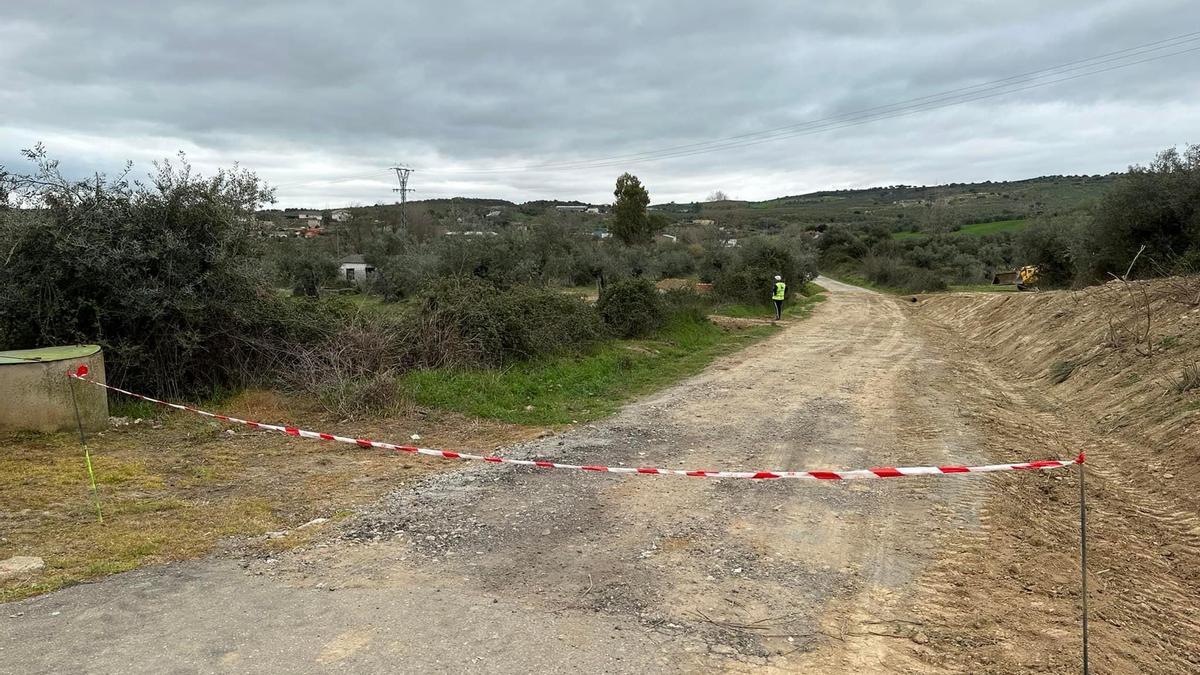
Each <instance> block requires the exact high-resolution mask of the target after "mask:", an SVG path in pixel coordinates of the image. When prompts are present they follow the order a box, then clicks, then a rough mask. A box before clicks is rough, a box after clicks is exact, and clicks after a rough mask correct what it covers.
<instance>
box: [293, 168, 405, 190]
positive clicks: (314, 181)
mask: <svg viewBox="0 0 1200 675" xmlns="http://www.w3.org/2000/svg"><path fill="white" fill-rule="evenodd" d="M391 171H392V170H391V169H375V170H374V171H371V172H369V173H362V174H356V175H353V176H343V177H341V178H314V179H312V180H303V181H294V182H291V183H276V184H274V185H272V186H271V187H274V188H285V187H295V186H298V185H329V184H333V183H346V182H349V181H353V180H363V179H365V178H373V177H376V176H379V175H380V174H384V173H391Z"/></svg>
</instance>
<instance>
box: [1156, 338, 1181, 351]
mask: <svg viewBox="0 0 1200 675" xmlns="http://www.w3.org/2000/svg"><path fill="white" fill-rule="evenodd" d="M1177 344H1179V337H1178V336H1176V335H1168V336H1166V337H1164V338H1163V339H1161V340H1159V341H1158V346H1159V347H1160V348H1161V349H1170V348H1171V347H1174V346H1175V345H1177Z"/></svg>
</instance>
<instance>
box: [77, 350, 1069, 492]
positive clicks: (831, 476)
mask: <svg viewBox="0 0 1200 675" xmlns="http://www.w3.org/2000/svg"><path fill="white" fill-rule="evenodd" d="M87 374H88V369H87V366H85V365H81V366H79V368H78V369H77V370H76V371H75V372H72V373H68V375H69V376H70V377H72V378H74V379H76V380H79V381H81V382H87V383H88V384H94V385H96V386H98V387H104V388H105V389H109V390H112V391H116V392H120V393H122V394H125V395H126V396H132V397H134V398H138V399H141V400H143V401H149V402H150V403H155V404H158V405H161V406H166V407H168V408H174V409H175V410H185V411H187V412H191V413H196V414H197V415H203V416H204V417H211V418H213V419H217V420H221V421H222V422H228V423H230V424H244V425H246V426H248V427H252V428H254V429H265V430H267V431H278V432H279V433H281V434H286V435H288V436H296V437H299V438H311V439H314V440H321V441H334V442H336V443H346V444H348V445H357V446H359V447H361V448H380V449H382V450H393V451H395V452H408V453H413V454H418V455H429V456H430V457H441V458H443V459H467V460H475V461H479V462H490V463H493V464H515V465H517V466H531V467H536V468H539V469H574V470H576V471H593V472H600V473H624V474H652V475H659V476H691V477H694V478H750V479H754V480H763V479H769V478H806V479H811V480H847V479H851V478H899V477H901V476H940V475H946V474H959V473H987V472H991V471H1022V470H1026V469H1058V468H1061V467H1066V466H1071V465H1072V464H1083V461H1084V457H1083V453H1079V456H1078V457H1076V458H1075V459H1073V460H1071V459H1068V460H1055V459H1052V460H1042V461H1036V462H1021V463H1018V464H987V465H984V466H900V467H897V466H883V467H875V468H873V469H856V470H853V471H703V470H701V471H695V470H686V469H659V468H655V467H632V466H599V465H578V464H560V463H558V462H546V461H542V460H529V459H510V458H508V457H496V456H494V455H472V454H470V453H466V452H451V451H449V450H431V449H429V448H418V447H415V446H411V445H395V444H393V443H383V442H380V441H370V440H367V439H365V438H349V437H347V436H336V435H334V434H325V433H319V432H316V431H306V430H304V429H298V428H296V427H288V426H279V425H275V424H263V423H261V422H252V421H250V420H243V419H238V418H236V417H230V416H228V415H218V414H216V413H210V412H205V411H203V410H199V409H196V408H192V407H190V406H186V405H180V404H178V403H168V402H166V401H160V400H158V399H156V398H150V397H149V396H143V395H142V394H135V393H134V392H132V391H126V390H124V389H121V388H119V387H114V386H112V385H109V384H105V383H103V382H97V381H96V380H92V379H89V378H88V377H87Z"/></svg>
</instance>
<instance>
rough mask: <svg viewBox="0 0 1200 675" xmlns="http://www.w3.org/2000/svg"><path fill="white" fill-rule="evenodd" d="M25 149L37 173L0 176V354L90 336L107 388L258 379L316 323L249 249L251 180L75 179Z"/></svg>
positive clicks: (178, 175) (207, 386)
mask: <svg viewBox="0 0 1200 675" xmlns="http://www.w3.org/2000/svg"><path fill="white" fill-rule="evenodd" d="M26 157H27V158H28V159H30V160H31V161H32V162H33V163H34V164H35V166H36V171H35V173H34V174H33V175H20V174H15V173H7V174H6V173H4V172H0V250H3V251H4V256H5V260H6V261H7V262H6V263H5V264H4V265H0V349H19V348H28V347H36V346H43V345H55V344H73V343H80V342H87V343H97V344H100V345H101V346H102V347H103V348H104V350H105V356H106V358H107V362H108V368H107V375H108V378H109V381H110V382H113V383H114V384H117V385H119V386H122V387H128V388H132V389H136V390H140V391H146V392H150V393H155V394H161V395H167V396H174V395H180V394H192V393H207V392H211V391H213V390H215V389H220V388H226V387H231V386H239V385H241V384H244V383H246V382H247V381H248V380H253V379H255V378H257V377H259V376H260V375H262V374H263V372H264V371H265V370H266V369H268V368H271V367H273V366H274V365H276V364H277V363H278V362H279V359H280V358H283V357H285V356H286V353H285V350H286V348H287V342H286V341H287V340H288V339H290V338H292V337H294V336H297V335H309V334H311V333H312V331H313V330H314V329H315V327H314V326H313V325H311V323H310V322H309V321H308V320H307V319H306V317H304V316H302V315H299V314H297V313H295V312H294V311H292V307H293V305H291V304H289V303H287V302H284V301H283V299H280V298H277V297H276V296H275V293H274V290H273V288H272V287H271V284H270V279H269V278H268V275H267V273H266V269H265V266H264V265H263V264H262V262H261V261H260V260H259V259H258V257H257V254H258V251H257V248H258V245H257V242H258V241H259V239H258V237H257V236H256V235H257V233H256V231H255V229H254V227H253V223H254V212H255V209H256V208H258V207H259V206H260V205H261V204H262V203H263V202H264V201H269V200H270V197H271V194H270V192H269V191H266V190H265V189H264V188H263V186H262V184H261V183H260V182H259V180H258V178H257V177H256V176H255V175H254V174H252V173H250V172H246V171H220V172H218V173H217V174H215V175H213V176H211V177H203V176H200V175H199V174H198V173H196V172H195V171H194V170H192V169H191V167H189V166H188V165H187V163H186V162H183V163H182V164H178V165H177V164H172V163H170V162H162V163H159V164H157V165H156V171H155V172H154V173H153V174H152V175H151V176H150V178H149V180H148V181H145V182H133V181H130V180H129V179H127V178H126V177H124V176H121V177H118V178H115V179H106V178H105V177H103V176H97V177H95V178H92V179H89V180H86V181H72V180H69V179H67V178H65V177H64V176H63V175H62V173H61V172H60V171H59V168H58V164H57V162H55V161H53V160H51V159H49V158H48V157H47V156H46V153H45V151H44V150H43V149H41V148H40V147H39V148H36V149H34V150H31V151H27V152H26ZM6 206H11V207H13V208H5V207H6Z"/></svg>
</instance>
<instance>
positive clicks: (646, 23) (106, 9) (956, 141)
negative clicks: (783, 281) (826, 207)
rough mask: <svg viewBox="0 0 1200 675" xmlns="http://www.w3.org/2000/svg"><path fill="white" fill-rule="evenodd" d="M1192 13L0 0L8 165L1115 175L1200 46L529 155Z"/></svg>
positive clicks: (513, 179) (322, 172)
mask: <svg viewBox="0 0 1200 675" xmlns="http://www.w3.org/2000/svg"><path fill="white" fill-rule="evenodd" d="M1192 30H1200V2H1196V1H1195V0H1129V1H1115V0H1080V1H1076V0H1056V1H1055V2H1053V3H1050V2H1044V1H1041V0H1006V1H1005V2H998V1H994V2H978V1H969V0H960V1H956V2H946V1H945V0H940V1H937V2H915V1H900V0H894V1H890V2H889V1H884V0H860V1H859V2H841V3H830V2H815V1H814V2H799V1H796V0H779V1H775V2H767V1H763V0H759V1H741V2H712V1H708V0H692V1H690V2H678V1H677V0H676V1H667V0H661V1H660V0H639V1H637V2H625V1H624V0H610V1H609V2H603V3H597V2H550V1H544V2H538V1H531V0H509V1H508V2H495V1H480V2H461V1H455V0H443V1H441V2H397V1H395V0H341V1H339V2H327V1H322V2H301V1H296V0H288V1H287V2H244V1H243V0H239V1H227V0H202V1H196V2H190V1H174V2H161V1H151V0H146V1H134V0H107V1H106V2H59V1H54V0H38V1H37V2H26V3H13V2H3V3H0V164H3V165H7V166H8V167H9V168H10V169H17V168H23V166H24V164H23V162H22V161H21V160H19V159H18V152H17V151H18V150H20V149H21V148H24V147H30V146H31V145H33V144H34V143H36V142H38V141H42V142H44V143H45V144H46V145H47V146H48V148H49V149H50V151H51V153H52V154H53V155H55V156H57V157H58V158H60V159H61V160H62V161H63V165H64V167H65V168H66V169H67V170H69V171H75V172H81V173H82V172H87V171H92V170H97V169H99V170H114V169H118V168H119V167H120V166H121V165H122V164H123V163H124V162H125V160H133V161H134V162H135V163H136V164H137V169H138V172H139V173H145V171H147V170H149V168H150V167H149V163H150V162H151V161H152V160H154V159H156V158H162V157H167V156H172V155H174V154H175V153H176V152H177V151H179V150H183V151H185V152H186V153H187V154H188V156H189V157H190V159H191V160H192V162H193V163H194V164H195V165H197V166H198V167H200V168H202V169H205V170H211V169H212V168H214V167H217V166H227V165H230V164H232V163H234V162H240V163H241V165H242V166H245V167H248V168H251V169H253V170H255V171H257V172H258V173H259V175H260V176H262V177H264V178H266V179H267V180H268V181H269V182H271V183H272V184H275V185H277V186H279V191H278V196H279V201H280V204H282V205H284V206H301V205H303V206H310V207H332V206H339V205H347V204H353V203H366V204H370V203H376V202H380V201H384V202H390V201H392V200H393V199H394V195H393V194H392V192H391V188H392V187H393V186H394V183H395V181H394V177H391V176H389V174H388V173H386V171H385V169H386V168H387V167H388V166H390V165H392V164H393V163H397V162H402V163H405V164H407V165H409V166H412V167H414V168H415V169H416V170H417V172H416V173H415V174H414V176H413V179H412V184H411V185H412V187H414V188H416V189H417V190H418V192H416V193H415V194H414V195H413V198H417V199H419V198H429V197H444V196H456V195H462V196H480V197H499V198H505V199H511V200H514V201H525V200H529V199H552V198H559V199H581V200H584V201H593V202H607V201H611V198H612V186H613V182H614V180H615V178H616V176H617V175H618V174H620V173H621V171H623V170H629V171H632V172H633V173H635V174H637V175H638V176H640V177H641V178H642V180H643V182H644V183H645V184H646V185H647V186H648V187H649V189H650V191H651V196H652V198H653V199H654V201H655V202H660V201H670V200H675V201H690V200H694V199H701V198H703V197H704V196H705V195H707V194H708V193H710V192H711V191H713V190H716V189H720V190H724V191H725V192H726V193H728V194H729V195H731V196H733V197H737V198H741V199H765V198H771V197H776V196H781V195H789V194H798V193H802V192H808V191H813V190H820V189H833V188H847V187H865V186H871V185H881V184H895V183H907V184H933V183H945V182H961V181H974V180H987V179H991V180H1006V179H1017V178H1025V177H1031V176H1037V175H1043V174H1060V173H1061V174H1067V173H1105V172H1108V171H1115V170H1122V169H1124V168H1125V167H1126V166H1128V165H1129V164H1130V163H1135V162H1138V163H1141V162H1146V161H1148V160H1149V159H1151V158H1152V156H1153V155H1154V153H1155V152H1156V151H1158V150H1160V149H1162V148H1165V147H1167V146H1171V145H1176V144H1183V143H1188V142H1192V143H1197V142H1200V133H1198V132H1200V122H1198V121H1200V84H1198V82H1200V77H1198V76H1200V51H1193V52H1190V53H1185V54H1180V55H1177V56H1172V57H1169V58H1164V59H1160V60H1155V61H1150V62H1146V63H1141V64H1135V65H1132V66H1130V67H1127V68H1120V69H1116V70H1112V71H1110V72H1105V73H1100V74H1096V75H1091V76H1086V77H1078V78H1076V79H1072V80H1069V81H1064V82H1058V83H1055V84H1050V85H1049V86H1044V87H1040V88H1033V89H1027V90H1025V91H1017V92H1011V93H1008V94H1005V95H1003V96H999V97H990V98H982V99H980V100H975V101H969V102H967V103H964V104H961V105H955V106H948V107H941V108H937V109H932V110H924V111H911V110H909V109H903V110H900V111H901V112H908V113H909V114H905V115H900V116H893V117H890V118H887V119H880V120H877V121H873V122H870V123H866V124H857V125H853V126H847V125H845V124H840V125H839V124H834V125H832V126H835V127H837V126H840V127H841V128H833V129H825V130H819V129H820V128H808V127H800V128H797V130H798V131H799V130H802V131H806V132H808V133H804V134H793V135H791V136H789V137H786V138H782V139H775V140H771V141H770V142H761V143H756V144H752V145H745V144H744V143H731V144H728V145H732V146H733V147H724V148H722V149H720V150H719V151H714V152H706V153H702V154H685V155H684V156H677V157H673V158H667V159H656V160H654V161H632V160H629V161H612V162H605V163H602V164H601V165H600V166H594V165H587V166H586V168H566V167H559V168H546V167H541V168H539V167H538V165H542V164H566V163H570V162H588V161H593V160H598V159H606V158H612V157H626V156H629V155H637V154H638V153H645V152H648V151H660V150H662V149H664V148H674V147H677V146H689V147H687V148H684V150H683V151H681V152H680V153H679V154H684V153H690V151H693V150H701V149H706V147H707V146H701V145H693V144H700V143H706V142H711V141H715V140H719V139H723V138H729V137H734V136H741V135H745V134H754V133H755V132H761V131H763V130H768V129H774V128H779V127H783V126H787V125H797V124H802V123H805V122H809V121H812V120H822V119H826V118H830V117H832V116H836V115H845V114H849V113H855V112H856V111H862V110H865V109H871V108H876V107H877V106H886V105H891V104H897V103H902V102H904V101H909V100H912V99H917V98H920V97H926V96H930V95H932V94H937V93H938V92H944V91H948V90H954V89H959V88H963V87H970V86H973V85H980V84H982V83H987V82H991V81H994V80H999V79H1001V78H1008V77H1011V76H1015V75H1020V74H1023V73H1028V72H1030V71H1036V70H1040V69H1043V68H1049V67H1051V66H1057V65H1060V64H1065V63H1069V62H1073V61H1077V60H1080V59H1086V58H1089V57H1095V56H1098V55H1101V54H1105V53H1110V52H1113V51H1116V50H1121V49H1126V48H1132V47H1137V46H1138V45H1145V44H1148V43H1151V42H1155V41H1161V40H1164V39H1167V38H1171V37H1174V36H1178V35H1181V34H1183V33H1186V32H1188V31H1192ZM1198 40H1200V36H1198V37H1194V38H1192V41H1191V42H1180V43H1178V44H1179V46H1178V47H1175V48H1171V49H1159V50H1157V51H1153V52H1149V51H1147V52H1137V53H1128V54H1126V55H1118V56H1114V57H1108V60H1107V61H1106V62H1104V63H1100V64H1097V66H1096V67H1097V68H1099V67H1112V66H1116V65H1123V64H1125V63H1128V62H1130V61H1134V60H1139V59H1144V58H1148V57H1151V56H1159V55H1163V54H1168V53H1170V52H1172V51H1181V50H1183V49H1188V48H1196V47H1200V41H1198ZM1119 59H1124V60H1119ZM1083 72H1086V71H1084V70H1078V69H1076V70H1071V71H1063V73H1060V74H1059V75H1057V76H1055V77H1054V78H1051V79H1057V78H1061V77H1067V76H1074V75H1079V74H1082V73H1083ZM1045 79H1047V78H1043V80H1041V81H1044V80H1045ZM1008 84H1009V85H1010V86H1013V85H1021V86H1028V84H1031V82H1028V81H1026V80H1013V81H1010V82H1009V83H1008ZM1014 88H1015V87H1014ZM996 91H997V90H996V89H994V88H990V89H987V88H980V89H976V90H971V91H970V92H967V93H973V94H975V95H983V94H988V93H995V92H996ZM939 101H942V99H925V102H926V103H936V102H939ZM947 102H948V101H947ZM876 112H879V111H876ZM843 119H844V120H861V119H863V118H862V117H850V118H843ZM747 140H757V139H756V137H746V138H742V139H740V141H747ZM658 154H662V153H658ZM643 159H644V156H643ZM330 181H337V182H330Z"/></svg>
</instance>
